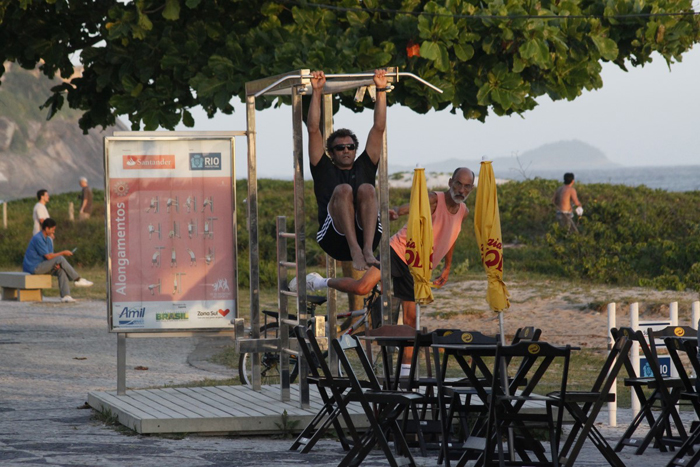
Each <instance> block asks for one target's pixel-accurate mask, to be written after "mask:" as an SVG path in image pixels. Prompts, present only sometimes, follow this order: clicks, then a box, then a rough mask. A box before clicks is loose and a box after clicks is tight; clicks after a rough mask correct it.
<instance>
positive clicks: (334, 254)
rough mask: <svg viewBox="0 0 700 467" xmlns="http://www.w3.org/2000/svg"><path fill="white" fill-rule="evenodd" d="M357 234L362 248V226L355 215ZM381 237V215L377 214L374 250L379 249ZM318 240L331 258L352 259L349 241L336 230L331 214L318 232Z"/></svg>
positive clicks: (339, 259)
mask: <svg viewBox="0 0 700 467" xmlns="http://www.w3.org/2000/svg"><path fill="white" fill-rule="evenodd" d="M355 235H356V236H357V243H358V244H359V245H360V248H362V247H363V246H364V244H363V240H362V228H361V227H360V226H359V224H358V223H357V217H355ZM381 239H382V224H381V223H380V222H379V217H378V216H377V228H376V229H375V231H374V242H373V245H372V251H374V250H376V249H377V246H379V241H380V240H381ZM316 241H317V242H318V244H319V245H320V246H321V248H322V249H323V251H325V252H326V253H328V254H329V255H330V256H331V258H333V259H336V260H338V261H352V256H351V255H350V247H349V246H348V241H347V239H346V238H345V235H341V234H339V233H338V231H336V230H335V226H334V225H333V219H332V218H331V215H330V214H328V215H326V221H325V222H324V223H323V225H322V226H321V228H320V229H319V231H318V234H317V235H316Z"/></svg>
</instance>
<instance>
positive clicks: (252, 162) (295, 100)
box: [237, 67, 442, 407]
mask: <svg viewBox="0 0 700 467" xmlns="http://www.w3.org/2000/svg"><path fill="white" fill-rule="evenodd" d="M373 77H374V73H373V72H372V73H370V72H364V73H344V74H326V80H327V81H326V84H325V87H324V96H323V100H322V102H323V104H322V122H323V124H322V125H323V128H322V133H323V136H324V138H325V137H327V136H328V135H330V134H331V132H332V131H333V94H335V93H339V92H343V91H350V90H356V95H355V99H356V100H357V101H361V100H362V97H363V96H364V94H365V92H369V94H370V95H371V96H372V98H374V97H375V87H374V81H373V79H372V78H373ZM386 77H387V83H388V85H389V88H390V89H391V88H393V84H395V83H398V82H399V79H400V78H405V77H408V78H412V79H415V80H417V81H419V82H421V83H422V84H424V85H426V86H428V87H430V88H431V89H433V90H435V91H437V92H440V93H442V90H440V89H439V88H437V87H435V86H433V85H432V84H430V83H428V82H427V81H425V80H423V79H421V78H419V77H418V76H416V75H414V74H412V73H405V72H399V70H398V68H397V67H389V68H387V74H386ZM311 78H312V75H311V74H310V70H308V69H302V70H297V71H292V72H289V73H285V74H282V75H278V76H272V77H269V78H263V79H259V80H256V81H250V82H248V83H246V117H247V132H246V133H247V137H248V203H247V204H248V219H249V222H250V227H249V233H250V249H249V251H250V327H251V339H244V340H239V341H237V342H238V348H239V351H241V352H244V351H245V352H254V353H253V358H252V367H253V368H252V373H253V374H252V378H253V389H254V390H260V386H261V378H260V353H259V352H263V351H270V350H277V351H279V352H280V362H288V360H289V355H290V354H291V353H296V352H294V351H292V350H291V349H288V348H282V347H281V344H282V342H281V341H282V339H260V297H259V285H260V269H259V254H260V252H259V248H258V207H257V201H258V192H257V190H258V187H257V161H256V144H255V136H256V129H255V99H256V98H258V97H261V96H264V95H267V96H291V99H292V129H293V154H294V234H293V238H294V239H295V247H296V248H295V249H296V260H295V263H296V277H297V278H298V280H297V293H296V294H295V295H296V298H297V320H296V322H295V324H296V325H301V326H305V325H306V322H307V319H308V317H307V315H306V296H307V294H306V280H305V278H306V237H305V232H304V147H303V128H302V126H303V125H302V122H303V120H302V96H304V95H311V94H312V93H313V89H312V87H311ZM386 135H387V133H386V131H385V132H384V140H383V146H382V155H381V158H380V162H379V181H378V184H379V209H380V220H381V223H382V225H383V226H385V227H384V229H383V232H382V238H381V242H380V252H381V277H382V283H383V284H390V278H391V273H390V266H389V265H390V259H389V248H390V247H389V240H390V235H389V182H388V163H387V136H386ZM285 237H286V238H292V235H286V236H285ZM278 240H279V239H278ZM327 260H328V261H327V265H328V266H327V268H328V271H327V272H328V277H335V274H336V272H335V269H336V268H335V266H336V264H335V260H333V259H332V258H330V257H327ZM278 266H279V265H278ZM285 279H286V278H285ZM278 282H280V283H282V282H284V283H286V280H284V281H282V280H278ZM328 290H329V293H328V302H327V303H328V321H329V336H328V339H329V341H330V340H332V339H334V338H335V337H336V326H335V313H336V310H337V304H336V296H337V294H336V292H335V291H334V290H332V289H328ZM285 295H289V294H288V293H287V294H285ZM279 297H282V296H281V295H279ZM282 301H284V302H285V303H284V305H283V304H282ZM390 308H391V307H390V296H389V287H388V286H386V287H384V288H383V289H382V320H383V321H384V320H388V321H391V316H390ZM279 311H280V316H279V319H280V331H281V332H280V335H287V334H288V333H287V329H286V327H287V326H289V325H291V324H292V323H291V321H290V320H289V316H288V309H287V306H286V297H285V299H284V300H282V299H280V304H279ZM284 341H285V344H287V343H288V342H289V339H284ZM287 345H288V344H287ZM329 347H330V346H329ZM298 358H299V388H300V406H301V407H308V406H309V386H308V382H307V380H306V362H305V360H304V358H303V356H302V355H299V357H298ZM330 359H331V368H338V365H337V361H338V356H337V355H334V354H333V352H331V353H330ZM280 374H281V378H280V380H281V396H280V397H281V399H282V400H289V397H290V396H289V394H290V390H289V372H288V368H281V369H280ZM285 376H286V377H285Z"/></svg>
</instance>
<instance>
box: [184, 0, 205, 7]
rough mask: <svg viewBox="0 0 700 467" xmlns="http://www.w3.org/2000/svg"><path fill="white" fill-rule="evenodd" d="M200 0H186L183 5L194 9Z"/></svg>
mask: <svg viewBox="0 0 700 467" xmlns="http://www.w3.org/2000/svg"><path fill="white" fill-rule="evenodd" d="M201 2H202V0H186V1H185V5H186V6H187V8H190V9H195V8H197V7H198V6H199V4H200V3H201Z"/></svg>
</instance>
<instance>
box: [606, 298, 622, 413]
mask: <svg viewBox="0 0 700 467" xmlns="http://www.w3.org/2000/svg"><path fill="white" fill-rule="evenodd" d="M615 314H616V311H615V303H608V351H610V350H612V348H613V345H615V341H613V338H612V334H611V333H610V330H611V329H612V328H614V327H615V326H616V325H615V320H616V316H615ZM618 358H622V355H620V356H618ZM610 392H611V393H612V394H614V395H615V399H614V400H613V401H612V402H608V424H609V425H610V426H617V378H615V382H614V383H613V385H612V387H611V388H610Z"/></svg>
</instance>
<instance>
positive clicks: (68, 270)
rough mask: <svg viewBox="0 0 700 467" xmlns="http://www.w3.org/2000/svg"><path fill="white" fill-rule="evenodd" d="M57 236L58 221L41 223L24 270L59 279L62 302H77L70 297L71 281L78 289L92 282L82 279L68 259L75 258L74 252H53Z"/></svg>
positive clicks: (30, 243) (29, 246) (27, 252)
mask: <svg viewBox="0 0 700 467" xmlns="http://www.w3.org/2000/svg"><path fill="white" fill-rule="evenodd" d="M55 234H56V221H55V220H53V219H51V218H50V217H49V218H46V219H44V222H42V223H41V231H40V232H39V233H37V234H36V235H34V236H33V237H32V239H31V240H30V241H29V245H28V246H27V251H26V252H25V253H24V261H23V262H22V270H24V272H28V273H29V274H51V275H52V276H57V277H58V287H59V289H60V292H61V301H62V302H64V303H70V302H75V299H74V298H73V297H71V296H70V285H69V283H68V282H69V281H75V285H76V287H90V286H91V285H92V282H90V281H89V280H87V279H85V278H82V277H80V274H78V273H77V272H76V271H75V269H73V266H71V265H70V264H69V263H68V261H67V260H66V257H70V256H73V252H72V251H69V250H63V251H60V252H58V253H54V251H53V241H52V238H53V237H54V235H55Z"/></svg>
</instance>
